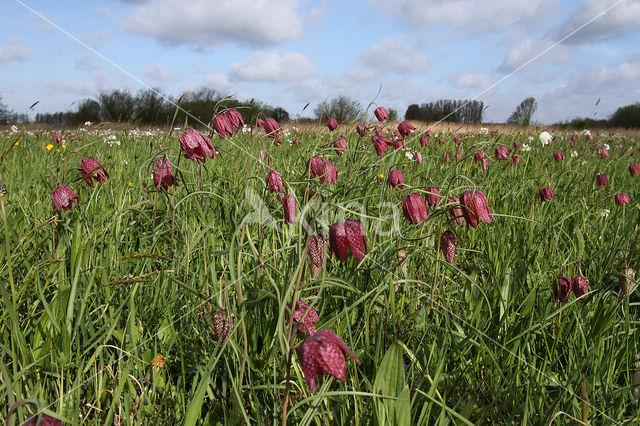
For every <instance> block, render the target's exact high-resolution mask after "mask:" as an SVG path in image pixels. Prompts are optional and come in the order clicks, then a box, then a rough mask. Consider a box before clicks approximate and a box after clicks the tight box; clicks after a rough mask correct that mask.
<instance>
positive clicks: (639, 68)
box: [538, 62, 640, 122]
mask: <svg viewBox="0 0 640 426" xmlns="http://www.w3.org/2000/svg"><path fill="white" fill-rule="evenodd" d="M635 81H640V62H624V63H622V64H620V65H618V66H615V67H612V68H608V67H605V66H601V65H592V66H590V67H588V68H586V69H584V70H582V71H581V72H580V73H579V74H577V75H575V76H573V78H571V80H569V82H567V83H563V84H559V85H557V86H556V87H554V88H552V89H551V90H550V91H549V92H547V93H546V94H544V95H543V96H542V98H541V99H539V100H538V104H539V109H540V113H541V117H542V120H543V121H544V122H557V121H560V120H565V119H571V118H574V117H578V116H580V117H586V116H593V115H594V114H597V118H606V117H607V116H608V115H609V114H612V113H613V112H614V111H615V110H616V109H617V108H618V107H620V106H624V105H628V104H632V103H635V102H637V101H638V99H640V87H638V86H637V85H632V84H630V82H635ZM598 99H601V102H600V103H599V105H598V106H597V107H596V106H595V103H596V101H597V100H598Z"/></svg>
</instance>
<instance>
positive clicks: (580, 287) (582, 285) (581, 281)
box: [571, 275, 589, 297]
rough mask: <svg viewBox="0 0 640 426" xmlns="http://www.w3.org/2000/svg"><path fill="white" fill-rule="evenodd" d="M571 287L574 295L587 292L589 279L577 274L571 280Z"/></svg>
mask: <svg viewBox="0 0 640 426" xmlns="http://www.w3.org/2000/svg"><path fill="white" fill-rule="evenodd" d="M571 289H572V290H573V294H575V295H576V297H580V296H583V295H585V294H587V293H588V292H589V280H588V279H586V278H585V277H583V276H581V275H577V276H575V277H574V278H573V281H572V282H571Z"/></svg>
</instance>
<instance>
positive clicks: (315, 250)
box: [308, 235, 327, 278]
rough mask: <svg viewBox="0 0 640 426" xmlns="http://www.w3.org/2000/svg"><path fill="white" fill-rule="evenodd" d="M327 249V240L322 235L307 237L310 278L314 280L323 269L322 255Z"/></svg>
mask: <svg viewBox="0 0 640 426" xmlns="http://www.w3.org/2000/svg"><path fill="white" fill-rule="evenodd" d="M326 248H327V240H326V239H325V238H324V236H322V235H309V243H308V250H309V264H310V266H311V277H312V278H316V277H317V276H318V275H319V274H320V271H322V268H323V267H324V255H325V251H326Z"/></svg>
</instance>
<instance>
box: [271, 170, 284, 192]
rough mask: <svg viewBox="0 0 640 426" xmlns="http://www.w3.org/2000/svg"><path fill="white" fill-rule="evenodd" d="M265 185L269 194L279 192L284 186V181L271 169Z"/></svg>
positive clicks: (277, 172)
mask: <svg viewBox="0 0 640 426" xmlns="http://www.w3.org/2000/svg"><path fill="white" fill-rule="evenodd" d="M267 185H268V186H269V191H271V192H281V191H282V188H283V186H284V180H282V175H281V174H280V172H279V171H277V170H275V169H273V170H271V171H269V173H267Z"/></svg>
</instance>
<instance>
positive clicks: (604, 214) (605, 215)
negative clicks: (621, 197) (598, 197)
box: [600, 209, 610, 217]
mask: <svg viewBox="0 0 640 426" xmlns="http://www.w3.org/2000/svg"><path fill="white" fill-rule="evenodd" d="M609 213H610V212H609V210H608V209H602V210H600V215H601V216H602V217H607V216H609Z"/></svg>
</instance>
